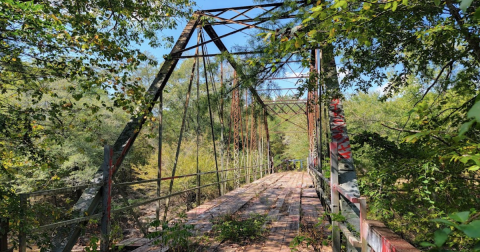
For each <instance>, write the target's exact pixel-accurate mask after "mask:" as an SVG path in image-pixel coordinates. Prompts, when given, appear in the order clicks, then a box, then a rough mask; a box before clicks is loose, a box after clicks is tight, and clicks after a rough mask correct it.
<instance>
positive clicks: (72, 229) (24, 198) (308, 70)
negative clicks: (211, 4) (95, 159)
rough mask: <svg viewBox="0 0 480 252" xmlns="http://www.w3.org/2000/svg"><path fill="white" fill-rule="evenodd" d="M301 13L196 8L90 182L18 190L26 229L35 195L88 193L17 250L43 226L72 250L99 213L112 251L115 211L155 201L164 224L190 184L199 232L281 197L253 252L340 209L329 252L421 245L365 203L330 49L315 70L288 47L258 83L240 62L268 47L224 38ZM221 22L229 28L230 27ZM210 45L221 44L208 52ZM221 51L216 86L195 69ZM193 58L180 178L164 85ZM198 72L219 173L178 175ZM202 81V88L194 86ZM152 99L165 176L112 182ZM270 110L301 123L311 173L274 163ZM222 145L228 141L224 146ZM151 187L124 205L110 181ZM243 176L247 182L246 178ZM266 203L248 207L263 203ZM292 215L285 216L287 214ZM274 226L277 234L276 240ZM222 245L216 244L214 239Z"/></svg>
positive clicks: (312, 58)
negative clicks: (170, 156)
mask: <svg viewBox="0 0 480 252" xmlns="http://www.w3.org/2000/svg"><path fill="white" fill-rule="evenodd" d="M304 5H305V3H304V2H302V1H301V2H299V3H298V6H304ZM273 13H276V15H275V20H276V21H273V22H272V21H271V20H272V14H273ZM295 15H296V9H295V8H293V9H292V8H285V6H282V3H271V4H263V5H254V6H241V7H232V8H219V9H211V10H203V11H197V12H195V14H194V15H193V17H192V19H191V20H189V21H188V23H187V24H186V26H185V27H184V29H183V32H182V33H181V35H180V37H179V38H178V39H177V41H176V43H175V45H174V47H173V49H172V50H171V52H170V54H169V55H168V57H166V58H165V61H164V63H163V65H162V66H161V68H160V70H159V72H158V73H157V75H156V77H155V79H154V80H153V82H152V83H151V85H150V87H149V88H148V90H147V91H146V93H145V100H146V103H145V104H146V105H145V106H144V107H142V108H140V109H139V110H138V111H139V112H138V114H136V115H134V116H132V118H131V120H130V121H129V122H128V123H127V125H126V126H125V128H124V129H123V131H122V133H121V134H120V135H119V136H118V138H117V140H116V142H115V143H114V144H113V146H112V147H108V146H107V147H105V155H104V156H105V158H104V160H105V161H104V164H103V165H102V167H100V168H99V170H98V172H97V173H96V174H95V176H94V178H93V179H92V181H91V184H89V185H84V186H75V187H71V188H60V189H53V190H49V191H40V192H32V193H27V194H22V195H21V202H20V209H21V212H20V213H19V214H20V215H21V216H22V221H21V223H20V226H21V227H26V226H27V222H28V221H29V220H28V218H27V217H26V216H27V215H28V214H27V212H28V211H29V210H28V209H29V208H30V207H31V205H32V204H34V203H33V202H32V201H31V199H32V198H34V197H39V196H42V195H56V194H61V193H66V192H71V191H75V190H81V191H82V195H81V197H80V198H79V200H78V201H77V202H76V203H75V205H74V206H73V208H72V211H73V213H74V215H73V216H74V217H73V218H71V219H68V220H62V221H60V222H57V223H51V224H47V225H43V226H39V227H37V228H35V229H34V230H30V231H28V230H26V229H25V228H21V229H20V234H19V245H20V251H22V252H24V251H26V249H27V244H28V243H29V241H30V236H31V235H32V234H34V233H41V232H52V233H54V234H55V238H54V239H53V244H54V251H71V250H72V249H73V248H74V245H75V244H76V243H77V241H78V238H79V236H80V235H81V233H82V231H83V228H84V226H85V223H87V222H88V221H89V220H91V219H99V220H100V223H101V225H100V226H101V232H102V234H103V235H104V236H103V237H104V239H103V242H102V247H101V248H102V251H107V250H108V235H109V232H110V224H109V222H110V214H112V213H115V214H116V213H124V214H129V215H132V216H133V217H134V218H135V220H137V222H138V218H139V216H138V213H136V212H135V211H133V209H135V208H138V207H140V206H144V205H148V204H157V210H156V217H155V218H156V219H157V220H160V219H164V220H167V217H168V216H167V212H168V210H169V206H170V199H171V198H173V197H175V196H179V195H183V194H185V193H189V192H195V195H196V202H197V204H196V205H197V206H198V207H197V208H194V209H193V210H190V211H189V212H188V217H189V222H190V223H193V224H195V229H196V230H197V231H199V232H206V231H208V225H205V223H204V222H202V221H205V218H207V217H208V216H213V215H215V214H221V213H225V212H228V211H229V212H230V213H232V214H233V213H234V212H236V211H240V209H242V207H243V206H245V204H246V203H247V202H251V204H250V205H252V204H253V205H255V204H260V203H258V202H257V201H255V195H260V196H259V197H260V198H261V197H263V196H262V195H264V197H266V198H269V199H270V200H269V202H276V203H275V204H276V205H270V206H263V208H262V206H260V205H258V207H259V208H260V209H264V210H265V211H267V210H269V213H268V215H272V216H273V217H275V218H276V219H275V218H274V220H278V221H277V222H278V223H283V224H278V223H277V222H275V221H274V223H273V224H272V227H271V228H272V229H271V233H270V234H271V237H270V236H269V238H268V239H267V241H266V242H265V243H264V244H262V245H258V246H257V247H251V248H250V249H251V250H252V251H283V250H285V251H290V250H289V248H288V246H287V247H285V244H288V242H289V241H291V240H292V239H293V237H294V236H295V234H297V233H298V229H299V228H300V225H299V223H301V221H302V220H303V219H305V220H306V221H310V222H312V221H315V220H316V217H318V216H320V215H321V212H327V213H331V214H341V215H343V216H344V217H345V219H346V221H345V222H338V221H336V220H335V219H332V218H330V219H329V220H330V224H331V225H333V229H332V231H331V232H332V233H331V234H332V239H333V240H332V243H331V244H332V250H333V251H335V252H337V251H340V249H341V244H345V245H346V247H347V249H348V250H349V251H370V250H369V249H372V250H373V251H407V250H408V251H418V250H416V249H415V248H413V247H412V246H411V245H410V244H408V243H407V242H405V241H404V240H402V239H400V238H399V237H398V236H397V235H395V234H394V233H393V232H391V231H390V230H388V229H386V228H385V226H383V224H381V223H378V222H375V221H370V220H368V219H367V216H366V201H365V198H363V197H361V195H360V192H359V189H358V185H357V177H356V172H355V167H354V164H353V158H352V152H351V147H350V141H349V137H348V133H347V127H346V121H345V116H344V112H343V105H342V100H341V98H340V96H336V95H335V92H332V91H335V90H338V89H339V84H338V79H337V72H336V65H335V60H334V58H333V49H332V47H328V46H327V47H325V48H311V49H309V50H308V51H309V56H308V57H309V58H308V59H307V61H308V62H309V66H307V67H304V68H303V69H302V70H301V71H296V70H295V69H294V68H295V67H296V66H298V65H299V63H300V61H299V59H298V58H299V55H295V54H292V55H288V56H287V57H285V58H282V59H280V60H279V61H277V62H275V63H274V64H273V63H271V64H265V65H264V66H263V67H262V69H257V73H256V76H255V78H254V80H255V81H254V82H253V83H252V81H249V83H248V84H247V83H246V82H248V80H247V79H248V78H247V77H248V74H249V73H248V72H245V69H246V67H245V66H244V65H242V64H244V62H245V61H246V59H248V58H251V57H260V56H261V54H262V53H263V51H245V50H237V51H231V50H230V49H229V48H230V47H227V45H226V44H224V42H225V41H227V40H228V39H227V38H229V37H232V36H235V35H238V34H243V33H247V32H249V31H251V30H252V29H253V30H261V31H271V30H274V29H278V28H275V22H279V23H280V22H281V20H289V19H290V20H291V19H292V18H295ZM222 27H223V28H222ZM225 27H227V28H228V29H232V30H233V31H227V32H225ZM222 29H223V30H222ZM220 31H222V33H220ZM217 32H218V33H217ZM287 32H290V31H287ZM283 35H285V34H282V33H280V32H279V33H277V36H279V37H280V36H283ZM212 48H213V49H212ZM207 49H211V50H213V51H214V52H213V53H209V52H208V51H207ZM219 55H221V56H222V57H224V59H225V60H226V61H227V62H228V64H229V67H230V68H231V69H233V70H234V76H233V78H231V81H230V82H227V81H224V80H223V77H222V78H221V80H220V88H218V87H216V85H218V84H219V83H218V80H216V79H215V78H214V77H213V76H209V75H208V73H207V71H205V72H204V76H201V74H200V71H199V70H198V68H199V67H200V65H203V66H204V67H206V66H207V63H208V62H209V60H210V58H211V57H215V56H219ZM188 58H193V59H194V64H193V67H192V71H191V76H190V79H189V85H188V90H187V92H186V93H185V104H184V113H183V115H181V120H182V126H181V128H180V137H179V139H178V144H177V148H176V156H175V162H174V167H173V169H172V174H163V173H162V160H163V159H164V157H163V156H162V133H163V131H162V130H163V128H162V127H163V124H164V123H165V122H164V118H163V117H162V115H163V109H164V108H163V104H164V103H165V100H164V89H165V87H166V86H167V85H168V84H169V78H170V76H171V75H172V73H173V71H174V69H175V67H176V66H177V64H178V63H179V61H180V60H183V59H188ZM222 64H223V63H222ZM222 66H223V65H222ZM222 73H223V72H222ZM200 78H202V79H203V80H204V85H206V90H207V96H208V105H209V115H210V122H211V125H210V126H211V133H212V137H213V139H211V140H212V145H213V151H214V154H215V167H214V170H212V169H210V168H206V167H198V166H197V172H196V173H194V174H177V172H176V168H177V163H178V158H179V153H180V152H181V144H182V134H183V132H184V131H185V120H186V116H187V113H188V108H189V102H190V99H193V97H194V95H195V92H198V86H199V85H200V81H199V79H200ZM289 79H304V80H305V81H306V82H307V83H308V87H309V88H308V90H306V93H305V95H303V94H301V93H299V91H298V89H297V88H283V87H274V88H271V87H269V86H268V85H265V84H264V83H268V82H271V81H280V80H289ZM195 82H196V86H194V84H195ZM195 87H196V88H197V90H196V91H195ZM192 89H193V90H192ZM219 90H220V91H219ZM192 91H193V94H192ZM197 94H198V93H197ZM214 94H216V95H219V96H220V97H221V99H220V103H217V104H213V105H215V106H218V108H219V109H218V112H219V115H218V116H217V119H218V120H219V121H220V125H221V126H222V134H221V135H220V136H218V135H217V136H215V132H214V130H213V124H214V120H215V117H214V115H213V112H212V106H213V105H212V104H211V99H210V96H211V95H214ZM226 100H228V101H230V106H229V108H228V107H226V106H224V105H225V104H227V103H225V102H224V101H226ZM155 106H158V108H159V124H160V130H159V143H158V145H159V154H158V164H159V167H158V176H157V177H156V178H153V179H150V180H142V181H131V182H122V183H116V182H115V177H116V176H117V173H118V171H119V170H120V169H121V167H122V162H123V161H124V159H125V156H126V155H127V154H128V153H129V151H130V150H131V148H132V146H134V144H135V139H136V138H137V137H138V135H139V133H140V131H141V129H142V127H143V126H144V124H145V123H146V117H145V116H144V113H145V114H148V113H151V112H152V110H153V109H154V108H155ZM140 111H143V112H140ZM269 117H271V118H273V117H277V118H279V119H280V122H281V123H290V124H294V125H295V127H296V129H297V130H296V131H295V132H290V133H292V134H306V135H307V136H308V141H309V143H308V146H309V152H308V153H305V156H306V157H307V156H308V157H307V160H306V172H277V171H276V167H275V166H274V162H273V160H274V155H275V153H272V148H271V142H270V134H271V133H272V132H271V131H272V128H274V129H275V128H276V126H277V125H274V126H273V127H272V125H268V122H269V120H268V118H269ZM297 117H300V118H302V119H301V120H303V122H304V124H301V125H300V124H299V123H298V121H299V120H293V119H292V118H297ZM179 119H180V116H179ZM224 128H228V129H229V131H228V134H227V131H225V134H224V131H223V129H224ZM225 139H228V143H229V144H228V145H225V144H224V143H226V142H227V140H225ZM219 142H220V144H218V143H219ZM217 145H218V146H217ZM297 158H298V157H297ZM227 160H228V161H227ZM302 164H303V162H302ZM277 167H278V166H277ZM208 174H210V175H214V176H215V177H216V183H213V184H207V185H205V184H202V183H201V177H202V176H206V175H208ZM327 174H329V175H327ZM186 177H194V178H196V181H197V182H196V186H195V187H194V188H188V189H187V190H184V191H173V190H172V186H173V183H174V181H175V180H180V179H182V178H186ZM162 181H164V182H165V181H166V182H167V183H168V184H169V187H168V188H169V189H168V190H167V191H161V190H160V188H161V183H162ZM144 183H154V184H156V188H157V189H156V197H154V198H151V199H148V200H145V201H143V202H138V203H129V202H127V201H125V202H124V204H122V205H121V206H117V207H115V208H114V207H112V205H111V204H112V203H111V192H112V188H122V187H126V186H131V185H138V184H144ZM229 183H230V184H233V190H232V191H230V192H228V190H229V188H231V187H229ZM242 184H245V185H243V186H242ZM210 186H212V187H215V188H216V190H217V191H218V192H217V193H218V195H217V196H218V198H217V199H215V200H213V201H211V202H201V197H200V196H201V189H202V188H205V187H210ZM275 188H277V189H275ZM119 192H120V194H122V197H124V196H125V197H124V198H126V195H125V192H122V190H119ZM162 202H163V203H162ZM255 202H256V203H255ZM162 204H164V205H163V206H164V207H163V208H161V207H160V206H161V205H162ZM284 204H285V205H288V209H293V210H291V211H290V210H289V211H288V212H281V211H280V209H281V208H282V207H283V206H284ZM247 205H248V204H247ZM259 208H256V209H257V210H252V211H258V209H259ZM272 209H277V210H278V211H273V210H272ZM162 211H163V216H162ZM300 212H302V213H304V215H302V214H300ZM244 214H246V213H244ZM282 216H283V217H282ZM302 216H304V217H302ZM309 218H310V219H309ZM287 219H288V222H285V220H287ZM282 221H284V222H282ZM202 223H203V224H202ZM285 223H286V224H285ZM277 224H278V225H277ZM139 225H140V224H139ZM282 225H283V226H282ZM210 228H211V227H210ZM352 229H353V230H352ZM280 230H283V231H280ZM282 232H283V233H282ZM278 234H280V238H279V237H278ZM292 234H293V236H292ZM272 235H273V236H272ZM275 235H277V236H275ZM279 244H280V245H279ZM282 244H283V245H282ZM142 246H143V249H144V250H137V251H147V250H148V248H150V250H152V249H153V248H155V249H153V250H155V251H166V250H165V249H164V248H159V247H155V245H152V242H151V241H149V242H147V241H146V242H145V243H144V244H143V245H142ZM142 246H140V247H142ZM145 246H146V247H145ZM212 246H214V245H212ZM218 246H220V245H218V244H217V247H218ZM402 249H403V250H402ZM242 251H243V250H242ZM245 251H246V250H245Z"/></svg>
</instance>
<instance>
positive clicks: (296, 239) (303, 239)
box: [290, 235, 315, 251]
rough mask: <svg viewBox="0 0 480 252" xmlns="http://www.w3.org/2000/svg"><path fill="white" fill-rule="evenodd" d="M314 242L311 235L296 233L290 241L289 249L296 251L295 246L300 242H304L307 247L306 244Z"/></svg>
mask: <svg viewBox="0 0 480 252" xmlns="http://www.w3.org/2000/svg"><path fill="white" fill-rule="evenodd" d="M314 242H315V241H314V240H313V238H311V237H308V236H304V235H297V236H295V237H294V238H293V240H292V241H291V242H290V249H291V251H298V249H296V247H298V246H300V245H302V244H305V245H306V246H307V248H308V246H311V244H312V243H314Z"/></svg>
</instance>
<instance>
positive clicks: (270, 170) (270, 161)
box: [263, 108, 273, 174]
mask: <svg viewBox="0 0 480 252" xmlns="http://www.w3.org/2000/svg"><path fill="white" fill-rule="evenodd" d="M263 125H264V126H265V135H266V137H267V139H266V140H267V160H268V161H267V171H268V172H267V173H268V174H273V156H272V151H271V149H270V134H269V133H268V118H267V111H266V109H265V108H264V109H263Z"/></svg>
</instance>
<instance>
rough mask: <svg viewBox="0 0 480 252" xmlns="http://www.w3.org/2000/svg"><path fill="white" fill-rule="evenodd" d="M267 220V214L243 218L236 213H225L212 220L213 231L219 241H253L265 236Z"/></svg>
mask: <svg viewBox="0 0 480 252" xmlns="http://www.w3.org/2000/svg"><path fill="white" fill-rule="evenodd" d="M266 222H267V216H266V215H260V214H255V215H251V216H250V217H249V218H241V217H238V216H235V215H231V214H225V215H223V216H220V217H218V218H216V219H214V220H212V223H213V227H212V233H213V235H214V236H215V238H216V239H217V240H219V241H223V240H229V241H233V242H241V241H246V240H248V241H253V240H256V239H258V238H261V237H264V235H265V232H266V229H265V224H266Z"/></svg>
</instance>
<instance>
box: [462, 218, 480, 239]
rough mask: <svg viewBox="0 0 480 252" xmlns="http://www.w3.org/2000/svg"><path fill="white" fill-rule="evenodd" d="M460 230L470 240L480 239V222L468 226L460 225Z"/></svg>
mask: <svg viewBox="0 0 480 252" xmlns="http://www.w3.org/2000/svg"><path fill="white" fill-rule="evenodd" d="M458 229H460V230H461V231H462V232H464V233H465V235H467V236H468V237H470V238H474V239H478V238H480V220H474V221H472V222H470V223H468V224H467V225H460V226H459V227H458Z"/></svg>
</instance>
